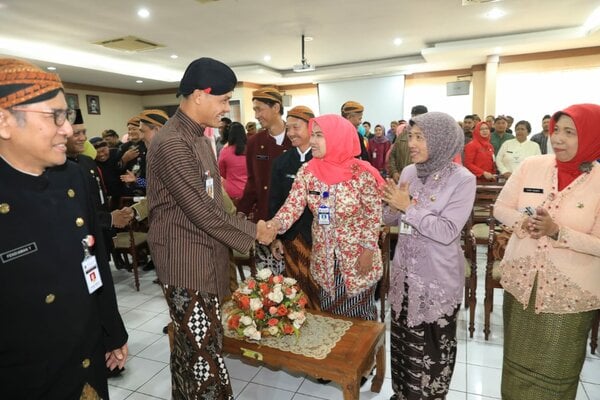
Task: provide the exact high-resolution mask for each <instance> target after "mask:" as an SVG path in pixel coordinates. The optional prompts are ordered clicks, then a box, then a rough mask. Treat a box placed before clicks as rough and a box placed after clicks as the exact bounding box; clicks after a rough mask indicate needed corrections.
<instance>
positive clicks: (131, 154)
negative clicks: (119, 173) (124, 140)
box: [121, 148, 140, 165]
mask: <svg viewBox="0 0 600 400" xmlns="http://www.w3.org/2000/svg"><path fill="white" fill-rule="evenodd" d="M139 155H140V151H139V150H138V149H137V148H135V149H129V150H127V151H126V152H125V153H124V154H123V156H122V157H121V162H122V163H123V165H125V164H127V163H128V162H129V161H131V160H133V159H135V158H137V157H138V156H139Z"/></svg>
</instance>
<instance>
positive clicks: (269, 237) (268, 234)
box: [256, 219, 277, 245]
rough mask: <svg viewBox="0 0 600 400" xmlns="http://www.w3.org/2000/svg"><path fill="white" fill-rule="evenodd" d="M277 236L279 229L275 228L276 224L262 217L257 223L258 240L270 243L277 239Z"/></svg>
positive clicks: (261, 242) (262, 242)
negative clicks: (267, 221)
mask: <svg viewBox="0 0 600 400" xmlns="http://www.w3.org/2000/svg"><path fill="white" fill-rule="evenodd" d="M269 222H271V221H269ZM275 236H277V229H275V226H274V224H270V225H268V224H267V223H266V222H265V221H263V220H262V219H261V220H260V221H258V222H257V223H256V240H258V243H260V244H264V245H268V244H270V243H271V242H272V241H273V239H275Z"/></svg>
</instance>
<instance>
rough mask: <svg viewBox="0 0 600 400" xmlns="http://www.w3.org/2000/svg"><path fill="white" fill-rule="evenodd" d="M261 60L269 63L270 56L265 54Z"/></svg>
mask: <svg viewBox="0 0 600 400" xmlns="http://www.w3.org/2000/svg"><path fill="white" fill-rule="evenodd" d="M263 60H265V61H266V62H269V61H271V56H270V55H268V54H267V55H266V56H264V57H263Z"/></svg>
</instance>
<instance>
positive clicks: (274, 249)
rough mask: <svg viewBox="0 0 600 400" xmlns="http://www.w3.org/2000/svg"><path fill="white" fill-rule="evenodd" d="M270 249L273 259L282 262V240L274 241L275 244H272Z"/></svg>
mask: <svg viewBox="0 0 600 400" xmlns="http://www.w3.org/2000/svg"><path fill="white" fill-rule="evenodd" d="M269 248H270V249H271V254H272V255H273V257H274V258H275V259H276V260H279V261H281V259H282V258H283V243H281V240H279V239H275V240H273V243H271V246H269Z"/></svg>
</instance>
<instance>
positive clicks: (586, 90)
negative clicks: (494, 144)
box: [496, 67, 600, 134]
mask: <svg viewBox="0 0 600 400" xmlns="http://www.w3.org/2000/svg"><path fill="white" fill-rule="evenodd" d="M497 79H498V84H497V89H496V90H497V92H496V94H497V98H496V110H497V112H498V114H506V115H511V116H512V117H513V118H514V119H515V124H516V123H517V122H518V121H520V120H526V121H529V123H530V124H531V128H532V129H531V133H532V134H534V133H537V132H539V131H541V130H542V117H543V116H544V115H545V114H550V115H552V114H554V113H555V112H556V111H559V110H562V109H564V108H566V107H568V106H570V105H572V104H577V103H595V104H600V68H598V67H597V68H586V69H566V70H564V69H563V70H558V71H535V72H534V71H532V72H510V71H508V72H505V73H499V74H498V78H497ZM513 128H514V125H513ZM513 130H514V129H513Z"/></svg>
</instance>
